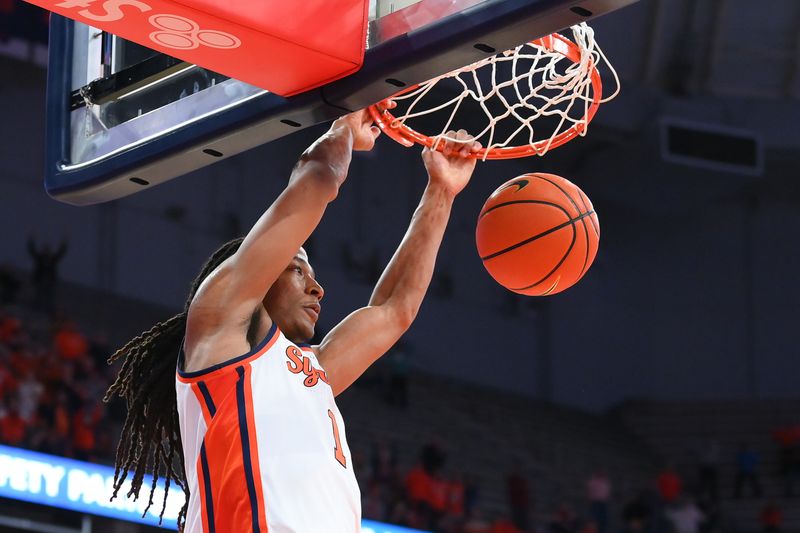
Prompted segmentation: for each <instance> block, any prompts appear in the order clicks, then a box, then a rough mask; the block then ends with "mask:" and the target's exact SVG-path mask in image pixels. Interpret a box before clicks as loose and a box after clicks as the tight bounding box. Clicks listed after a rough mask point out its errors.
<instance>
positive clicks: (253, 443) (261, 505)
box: [244, 364, 269, 533]
mask: <svg viewBox="0 0 800 533" xmlns="http://www.w3.org/2000/svg"><path fill="white" fill-rule="evenodd" d="M251 374H252V368H251V367H250V365H249V364H246V365H244V401H245V408H246V412H247V435H248V440H249V441H250V465H251V467H252V471H253V478H254V479H255V489H256V502H257V504H258V510H259V513H258V524H259V526H260V528H261V533H267V532H268V531H269V529H268V528H267V516H266V515H267V504H266V501H265V498H264V487H263V484H262V482H261V466H260V463H259V460H258V439H257V436H256V422H255V407H254V405H253V387H252V383H251V380H250V377H251ZM262 445H263V443H262Z"/></svg>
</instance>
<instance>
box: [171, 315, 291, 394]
mask: <svg viewBox="0 0 800 533" xmlns="http://www.w3.org/2000/svg"><path fill="white" fill-rule="evenodd" d="M280 333H281V331H280V329H279V328H278V326H277V325H276V324H275V322H273V323H272V327H271V328H270V330H269V333H267V336H266V337H264V340H263V341H261V343H260V344H259V345H258V346H256V347H255V348H254V349H253V350H251V351H249V352H247V353H246V354H244V355H240V356H238V357H233V358H231V359H229V360H227V361H224V362H222V363H219V364H216V365H214V366H210V367H208V368H206V369H203V370H198V371H196V372H184V371H182V370H181V369H180V363H182V362H183V348H181V355H180V359H179V366H178V369H177V373H176V376H175V377H176V378H177V379H178V381H180V382H181V383H194V382H197V381H199V380H208V379H213V378H215V377H216V376H218V375H220V374H224V373H226V372H232V371H233V370H234V368H235V366H236V365H241V364H249V363H250V362H252V361H253V360H255V359H257V358H259V357H261V356H262V355H264V354H265V353H266V352H267V351H268V350H269V349H270V348H272V346H273V345H274V344H275V341H277V340H278V337H279V336H280Z"/></svg>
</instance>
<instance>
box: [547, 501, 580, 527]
mask: <svg viewBox="0 0 800 533" xmlns="http://www.w3.org/2000/svg"><path fill="white" fill-rule="evenodd" d="M548 530H549V531H550V533H576V532H577V531H578V520H577V518H576V517H575V513H573V512H572V509H571V508H570V506H569V504H567V503H561V505H559V506H558V509H556V512H555V513H554V514H553V518H552V520H551V521H550V524H549V525H548Z"/></svg>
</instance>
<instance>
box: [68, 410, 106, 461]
mask: <svg viewBox="0 0 800 533" xmlns="http://www.w3.org/2000/svg"><path fill="white" fill-rule="evenodd" d="M102 419H103V404H102V403H101V402H98V401H96V399H93V398H90V399H87V400H85V401H84V402H83V405H82V406H81V407H80V409H78V410H77V411H76V412H75V415H74V416H73V417H72V448H73V450H74V452H75V458H76V459H80V460H82V461H92V460H93V459H94V457H95V452H96V442H97V438H96V433H97V426H98V424H100V422H101V421H102Z"/></svg>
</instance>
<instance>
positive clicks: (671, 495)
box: [656, 465, 683, 504]
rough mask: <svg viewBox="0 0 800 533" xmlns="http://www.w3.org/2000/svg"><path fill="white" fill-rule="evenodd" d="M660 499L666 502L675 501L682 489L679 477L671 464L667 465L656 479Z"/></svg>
mask: <svg viewBox="0 0 800 533" xmlns="http://www.w3.org/2000/svg"><path fill="white" fill-rule="evenodd" d="M656 483H657V484H658V493H659V495H661V501H662V502H663V503H666V504H670V503H675V502H676V501H677V500H678V497H679V496H680V495H681V491H682V490H683V484H682V483H681V478H680V476H678V473H677V472H675V469H674V468H673V467H672V465H667V467H666V468H664V470H662V471H661V473H660V474H659V475H658V479H657V480H656Z"/></svg>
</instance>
